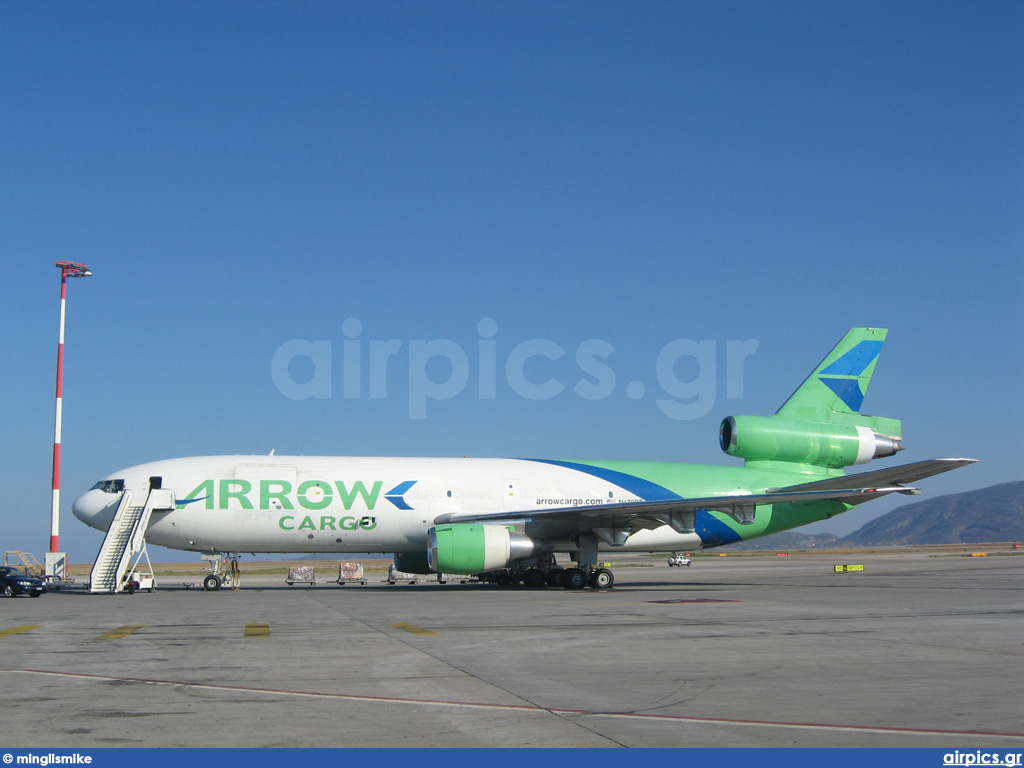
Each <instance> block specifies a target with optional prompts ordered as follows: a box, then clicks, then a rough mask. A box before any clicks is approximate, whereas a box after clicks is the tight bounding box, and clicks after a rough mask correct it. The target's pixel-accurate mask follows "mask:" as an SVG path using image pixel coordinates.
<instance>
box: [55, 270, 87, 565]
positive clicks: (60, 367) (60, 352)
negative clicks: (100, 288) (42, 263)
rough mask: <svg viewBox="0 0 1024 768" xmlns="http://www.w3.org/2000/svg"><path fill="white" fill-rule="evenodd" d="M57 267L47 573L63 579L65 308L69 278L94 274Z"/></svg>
mask: <svg viewBox="0 0 1024 768" xmlns="http://www.w3.org/2000/svg"><path fill="white" fill-rule="evenodd" d="M57 266H58V267H59V268H60V337H59V339H58V342H57V415H56V418H55V426H54V435H53V507H52V510H51V513H50V554H49V555H47V558H46V573H47V575H57V576H60V577H63V575H64V574H63V573H59V574H53V573H51V567H52V565H53V563H54V562H56V561H57V560H58V558H54V557H52V555H54V554H56V553H57V552H58V545H57V537H58V535H59V534H60V426H61V408H62V405H61V399H62V397H63V390H64V306H65V304H66V303H67V291H68V278H69V277H89V276H91V275H92V272H90V271H89V268H88V267H87V266H85V264H77V263H75V262H73V261H58V262H57ZM59 559H62V558H59ZM61 570H63V568H61Z"/></svg>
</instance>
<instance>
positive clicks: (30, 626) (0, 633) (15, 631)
mask: <svg viewBox="0 0 1024 768" xmlns="http://www.w3.org/2000/svg"><path fill="white" fill-rule="evenodd" d="M41 626H43V625H42V624H26V625H25V626H23V627H14V628H12V629H4V630H0V637H7V636H8V635H17V634H19V633H21V632H31V631H32V630H33V629H39V628H40V627H41Z"/></svg>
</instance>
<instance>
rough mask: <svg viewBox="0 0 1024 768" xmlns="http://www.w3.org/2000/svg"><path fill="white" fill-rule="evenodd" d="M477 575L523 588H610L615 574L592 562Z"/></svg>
mask: <svg viewBox="0 0 1024 768" xmlns="http://www.w3.org/2000/svg"><path fill="white" fill-rule="evenodd" d="M480 578H481V580H483V581H489V582H491V583H493V584H497V585H498V586H502V587H512V586H516V585H518V584H522V585H523V586H525V587H526V588H527V589H544V588H545V587H563V588H564V589H586V588H587V587H591V588H592V589H611V587H612V586H613V585H614V584H615V575H614V574H613V573H612V572H611V571H610V570H609V569H607V568H604V567H601V568H597V567H595V566H593V565H581V566H580V567H578V568H577V567H573V568H558V567H549V568H538V567H533V568H525V569H523V568H505V569H502V570H500V571H491V572H489V573H483V574H480Z"/></svg>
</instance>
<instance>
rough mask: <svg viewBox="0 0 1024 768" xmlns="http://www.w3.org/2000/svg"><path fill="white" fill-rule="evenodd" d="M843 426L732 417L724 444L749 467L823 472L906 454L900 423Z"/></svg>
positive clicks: (855, 421)
mask: <svg viewBox="0 0 1024 768" xmlns="http://www.w3.org/2000/svg"><path fill="white" fill-rule="evenodd" d="M836 416H839V417H840V418H841V422H838V423H837V422H831V423H825V422H817V421H808V420H804V419H787V418H781V417H779V416H729V417H728V418H726V419H725V420H724V421H722V427H721V429H720V431H719V442H720V443H721V446H722V450H723V451H725V452H726V453H728V454H729V455H730V456H737V457H739V458H742V459H746V460H747V462H776V461H781V462H788V463H795V464H810V465H813V466H818V467H831V468H839V467H849V466H852V465H854V464H866V463H867V462H869V461H871V460H872V459H878V458H881V457H883V456H893V455H895V454H896V453H897V452H898V451H902V450H903V445H902V443H901V439H902V425H901V424H900V422H899V421H898V420H896V419H882V418H878V417H874V416H860V415H854V414H850V415H841V414H837V415H836Z"/></svg>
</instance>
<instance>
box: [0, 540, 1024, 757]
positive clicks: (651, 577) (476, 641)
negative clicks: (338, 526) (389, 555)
mask: <svg viewBox="0 0 1024 768" xmlns="http://www.w3.org/2000/svg"><path fill="white" fill-rule="evenodd" d="M615 562H618V561H615ZM632 562H635V563H640V562H642V563H644V564H645V565H646V567H624V566H625V565H626V563H622V562H620V563H619V567H616V568H615V575H616V579H617V581H616V585H615V588H614V589H611V590H604V591H595V590H590V589H588V590H581V591H568V590H563V589H544V590H537V591H533V590H527V589H524V588H518V589H510V588H498V587H493V586H488V585H459V584H451V583H449V584H447V585H443V586H442V585H438V584H436V583H423V584H419V585H415V586H412V585H397V586H389V585H386V584H382V583H372V584H369V585H366V586H353V585H346V586H338V585H336V584H331V583H326V584H318V585H317V586H315V587H309V586H301V585H296V586H293V587H288V586H286V585H285V584H284V583H283V578H280V577H267V576H245V568H246V565H245V563H244V562H243V582H242V588H241V589H239V590H237V591H231V590H225V591H221V592H203V591H201V590H198V589H190V590H185V589H184V588H182V586H181V581H180V580H179V581H177V582H175V581H174V580H171V579H164V581H163V583H162V584H161V586H160V588H159V589H158V590H157V591H156V592H154V593H152V594H148V593H136V594H134V595H127V594H121V595H91V594H88V593H86V592H85V591H84V590H79V589H72V590H63V591H60V592H55V593H50V594H47V595H44V596H43V597H41V598H38V599H31V598H27V597H20V598H16V599H7V600H0V682H2V685H3V700H4V702H5V706H4V708H3V730H4V741H5V742H6V746H8V747H11V748H14V747H22V748H27V747H52V748H57V747H66V748H79V749H84V748H89V747H94V748H96V747H117V746H125V747H179V746H180V747H185V746H187V747H487V746H491V747H718V746H728V747H791V746H808V747H825V746H828V747H936V748H938V747H948V748H979V747H1003V748H1009V750H1010V751H1024V555H1022V554H1016V555H1014V554H1004V555H1002V556H988V557H970V556H969V555H968V553H961V554H960V555H957V556H954V555H948V554H947V555H936V554H935V553H918V552H915V553H910V554H880V555H879V554H872V555H863V554H862V555H855V554H843V555H821V554H808V555H792V556H789V557H771V556H768V557H738V556H732V555H730V556H728V557H723V558H717V557H703V558H697V559H695V560H694V562H693V565H692V566H691V567H689V568H669V567H668V566H667V565H665V560H664V558H661V559H657V560H651V559H645V560H637V559H635V558H634V559H633V561H632ZM835 564H863V565H864V566H865V570H864V571H863V572H847V573H835V572H834V568H833V566H834V565H835ZM313 565H315V566H316V567H317V568H318V572H322V573H325V574H326V573H329V572H330V571H329V570H328V567H327V566H321V565H320V564H316V563H313ZM336 574H337V566H335V567H334V571H333V574H332V578H336ZM378 578H381V577H378Z"/></svg>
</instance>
